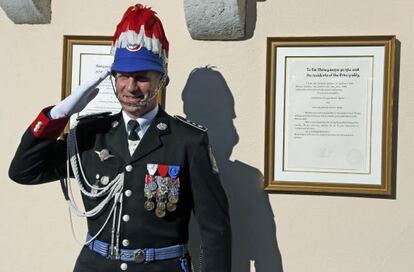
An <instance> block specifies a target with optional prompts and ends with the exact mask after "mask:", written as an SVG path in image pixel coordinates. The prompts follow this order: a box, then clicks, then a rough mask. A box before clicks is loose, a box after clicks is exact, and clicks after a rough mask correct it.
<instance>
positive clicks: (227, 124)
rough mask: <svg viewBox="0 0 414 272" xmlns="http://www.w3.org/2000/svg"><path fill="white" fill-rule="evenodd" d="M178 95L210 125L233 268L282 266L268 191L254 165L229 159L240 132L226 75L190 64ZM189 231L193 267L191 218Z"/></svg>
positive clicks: (260, 271)
mask: <svg viewBox="0 0 414 272" xmlns="http://www.w3.org/2000/svg"><path fill="white" fill-rule="evenodd" d="M182 99H183V101H184V112H185V114H186V116H187V118H188V119H190V120H192V121H195V122H197V123H200V124H202V125H204V126H206V127H208V128H209V130H208V134H209V138H210V144H211V145H212V146H213V151H214V154H215V157H216V160H217V163H218V167H219V169H220V176H221V181H222V184H223V186H224V189H225V190H226V193H227V197H228V199H229V204H230V217H231V226H232V231H233V261H232V271H233V272H250V271H256V272H282V271H283V268H282V259H281V255H280V252H279V248H278V245H277V241H276V226H275V220H274V215H273V212H272V209H271V206H270V203H269V199H268V196H267V194H266V193H265V192H264V190H263V175H262V173H260V171H259V170H258V169H256V168H254V167H251V166H249V165H247V164H245V163H243V162H241V161H230V155H231V153H232V150H233V147H234V146H235V145H236V144H237V143H238V141H239V135H238V134H237V131H236V128H235V127H234V124H233V119H234V118H236V114H235V110H234V99H233V95H232V94H231V91H230V89H229V87H228V86H227V83H226V81H225V80H224V78H223V76H222V75H221V74H220V73H219V72H218V71H215V70H213V69H212V68H209V67H206V68H197V69H194V70H193V71H192V73H191V74H190V76H189V78H188V81H187V84H186V86H185V88H184V90H183V93H182ZM212 220H214V219H212ZM190 237H191V238H190V243H189V248H190V252H191V253H192V256H193V263H194V267H195V269H196V271H199V270H198V268H199V262H198V260H197V256H199V243H200V236H199V232H198V226H197V223H196V221H195V220H193V219H192V220H191V224H190ZM251 267H252V269H251Z"/></svg>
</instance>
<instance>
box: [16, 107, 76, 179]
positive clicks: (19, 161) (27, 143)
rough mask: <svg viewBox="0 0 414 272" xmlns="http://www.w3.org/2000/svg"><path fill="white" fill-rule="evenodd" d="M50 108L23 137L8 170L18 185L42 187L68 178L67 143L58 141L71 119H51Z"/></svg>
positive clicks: (40, 115) (42, 113) (42, 112)
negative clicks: (48, 114) (37, 185)
mask: <svg viewBox="0 0 414 272" xmlns="http://www.w3.org/2000/svg"><path fill="white" fill-rule="evenodd" d="M50 109H51V107H48V108H45V109H43V110H42V111H41V112H40V114H39V115H38V117H37V118H36V119H35V120H34V121H33V123H32V124H31V125H30V127H29V128H28V129H27V130H26V131H25V133H24V134H23V136H22V138H21V142H20V144H19V146H18V148H17V151H16V154H15V155H14V158H13V160H12V162H11V165H10V168H9V177H10V178H11V179H12V180H14V181H15V182H17V183H20V184H27V185H31V184H41V183H45V182H50V181H54V180H58V179H60V178H62V177H64V176H65V175H66V143H65V140H57V138H58V137H59V135H60V134H61V133H62V132H63V129H64V128H65V126H66V124H67V122H68V120H69V119H68V118H62V119H55V120H53V119H50V118H49V117H48V116H47V112H48V111H49V110H50Z"/></svg>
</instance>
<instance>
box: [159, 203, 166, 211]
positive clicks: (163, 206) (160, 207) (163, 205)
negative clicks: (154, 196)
mask: <svg viewBox="0 0 414 272" xmlns="http://www.w3.org/2000/svg"><path fill="white" fill-rule="evenodd" d="M165 206H166V205H165V202H158V203H157V210H165Z"/></svg>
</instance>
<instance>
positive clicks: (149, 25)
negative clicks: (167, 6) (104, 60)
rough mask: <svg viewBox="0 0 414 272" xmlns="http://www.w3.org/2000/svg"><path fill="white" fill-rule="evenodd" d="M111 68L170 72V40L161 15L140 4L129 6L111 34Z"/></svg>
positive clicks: (120, 70) (129, 71) (117, 70)
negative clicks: (112, 34)
mask: <svg viewBox="0 0 414 272" xmlns="http://www.w3.org/2000/svg"><path fill="white" fill-rule="evenodd" d="M112 54H114V55H115V56H114V62H113V64H112V67H111V70H112V72H128V73H131V72H140V71H149V70H151V71H158V72H160V73H161V74H167V70H166V69H167V62H168V40H167V37H166V36H165V33H164V28H163V26H162V23H161V21H160V19H159V18H158V17H157V16H156V13H155V12H154V11H153V10H151V8H147V7H144V6H143V5H141V4H137V5H135V6H131V7H129V8H128V9H127V11H126V12H125V14H124V16H123V17H122V20H121V21H120V22H119V24H118V26H117V28H116V31H115V34H114V36H113V38H112Z"/></svg>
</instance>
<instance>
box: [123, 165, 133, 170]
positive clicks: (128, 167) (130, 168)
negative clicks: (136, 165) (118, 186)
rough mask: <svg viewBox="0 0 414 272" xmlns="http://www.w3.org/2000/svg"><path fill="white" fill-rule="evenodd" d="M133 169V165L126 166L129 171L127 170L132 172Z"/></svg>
mask: <svg viewBox="0 0 414 272" xmlns="http://www.w3.org/2000/svg"><path fill="white" fill-rule="evenodd" d="M132 169H133V167H132V165H129V164H128V165H127V166H125V170H126V171H127V172H131V171H132Z"/></svg>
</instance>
